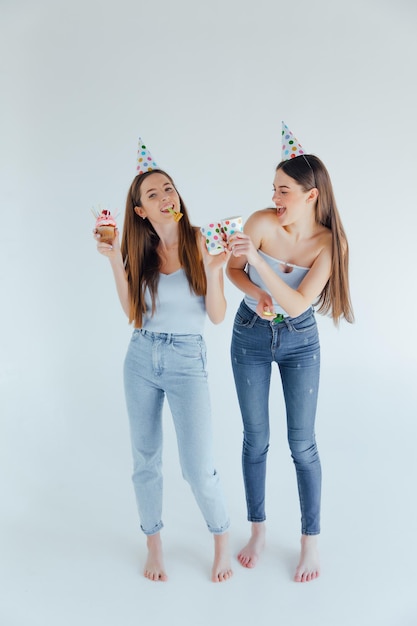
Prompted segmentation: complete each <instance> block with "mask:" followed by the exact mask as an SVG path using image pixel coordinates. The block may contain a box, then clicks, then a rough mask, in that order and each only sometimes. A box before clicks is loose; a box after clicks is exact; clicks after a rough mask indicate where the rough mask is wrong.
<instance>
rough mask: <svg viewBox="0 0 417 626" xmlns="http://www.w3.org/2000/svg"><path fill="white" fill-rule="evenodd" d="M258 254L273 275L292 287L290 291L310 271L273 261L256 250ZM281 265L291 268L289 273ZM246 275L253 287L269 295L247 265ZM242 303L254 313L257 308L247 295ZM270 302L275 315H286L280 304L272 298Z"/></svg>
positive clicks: (256, 302) (255, 301)
mask: <svg viewBox="0 0 417 626" xmlns="http://www.w3.org/2000/svg"><path fill="white" fill-rule="evenodd" d="M258 252H259V254H260V255H261V257H262V258H263V259H265V261H266V262H267V263H268V265H270V266H271V267H272V269H273V270H274V272H275V274H277V276H279V277H280V278H281V279H282V280H283V281H284V283H286V284H287V285H288V286H289V287H292V289H297V288H298V287H299V285H300V283H301V282H302V280H303V278H304V277H305V276H306V274H307V273H308V271H309V269H310V268H309V267H300V266H299V265H293V264H292V263H286V262H285V261H280V260H279V259H274V257H272V256H269V254H265V252H262V250H258ZM283 265H284V266H285V267H286V268H291V271H289V272H288V271H287V272H285V271H283V269H282V266H283ZM247 273H248V276H249V278H250V279H251V281H252V282H253V283H254V284H255V285H257V286H258V287H260V288H261V289H263V290H264V291H266V292H267V293H270V291H269V289H267V287H266V285H265V283H264V282H263V280H262V278H261V277H260V276H259V274H258V272H257V271H256V269H255V268H254V267H253V266H252V265H249V264H248V267H247ZM244 301H245V303H246V304H247V305H248V307H249V308H250V309H252V311H256V307H257V306H258V300H255V299H254V298H251V296H248V294H245V297H244ZM272 302H273V304H274V310H275V312H276V313H281V314H282V315H288V314H287V312H286V311H285V310H284V309H283V308H282V306H280V304H279V303H278V302H277V301H276V300H274V298H272Z"/></svg>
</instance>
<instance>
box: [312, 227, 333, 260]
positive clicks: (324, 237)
mask: <svg viewBox="0 0 417 626" xmlns="http://www.w3.org/2000/svg"><path fill="white" fill-rule="evenodd" d="M314 248H315V250H316V256H317V257H318V256H320V257H325V256H326V257H327V256H328V257H331V255H332V249H333V234H332V231H331V230H330V229H329V228H327V226H321V225H320V227H319V229H318V230H317V232H316V235H315V237H314Z"/></svg>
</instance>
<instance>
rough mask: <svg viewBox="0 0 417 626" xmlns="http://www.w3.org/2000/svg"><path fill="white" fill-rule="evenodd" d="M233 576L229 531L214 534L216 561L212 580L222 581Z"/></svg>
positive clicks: (215, 581)
mask: <svg viewBox="0 0 417 626" xmlns="http://www.w3.org/2000/svg"><path fill="white" fill-rule="evenodd" d="M232 576H233V572H232V568H231V563H230V552H229V533H223V534H222V535H214V561H213V569H212V570H211V580H212V581H213V582H214V583H222V582H224V581H225V580H228V579H229V578H231V577H232Z"/></svg>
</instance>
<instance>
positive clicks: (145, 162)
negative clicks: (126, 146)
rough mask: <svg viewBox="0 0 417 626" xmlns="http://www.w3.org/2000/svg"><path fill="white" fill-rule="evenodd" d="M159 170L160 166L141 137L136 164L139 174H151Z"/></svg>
mask: <svg viewBox="0 0 417 626" xmlns="http://www.w3.org/2000/svg"><path fill="white" fill-rule="evenodd" d="M157 168H158V166H157V164H156V163H155V161H154V160H153V156H152V154H151V153H150V152H149V150H148V148H147V147H146V145H145V144H144V143H143V141H142V138H141V137H139V144H138V158H137V164H136V170H137V173H138V174H144V173H145V172H151V171H152V170H155V169H157Z"/></svg>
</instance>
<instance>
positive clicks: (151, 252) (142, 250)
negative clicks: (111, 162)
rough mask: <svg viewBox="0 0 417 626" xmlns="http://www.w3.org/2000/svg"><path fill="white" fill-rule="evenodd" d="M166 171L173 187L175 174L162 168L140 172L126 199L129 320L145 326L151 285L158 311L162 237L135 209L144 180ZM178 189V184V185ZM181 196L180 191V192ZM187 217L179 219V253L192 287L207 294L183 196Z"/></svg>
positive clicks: (124, 251) (124, 242)
mask: <svg viewBox="0 0 417 626" xmlns="http://www.w3.org/2000/svg"><path fill="white" fill-rule="evenodd" d="M155 173H157V174H163V175H164V176H166V177H167V178H168V180H169V181H170V182H171V184H172V185H173V187H175V184H174V181H173V180H172V178H171V176H169V175H168V174H167V173H166V172H164V171H163V170H160V169H155V170H152V171H150V172H145V173H143V174H139V175H138V176H136V177H135V178H134V179H133V182H132V184H131V186H130V189H129V191H128V194H127V199H126V211H125V218H124V225H123V235H122V243H121V250H122V256H123V261H124V265H125V270H126V275H127V281H128V287H129V300H130V314H129V323H130V322H134V325H135V327H136V328H141V327H142V319H143V314H144V313H145V311H146V304H145V291H146V289H147V288H148V289H149V292H150V295H151V299H152V314H153V313H154V312H155V310H156V297H157V292H158V282H159V273H160V266H161V259H160V257H159V254H158V244H159V236H158V234H157V233H156V231H155V229H154V228H153V226H152V224H151V223H150V221H149V220H148V219H142V218H141V217H139V215H137V213H136V212H135V207H140V206H141V199H140V195H141V194H140V189H141V185H142V183H143V181H144V180H145V179H146V178H147V177H148V176H150V175H151V174H155ZM175 188H176V187H175ZM178 195H179V194H178ZM179 199H180V208H181V213H182V214H183V217H182V218H181V220H180V221H179V222H178V229H179V241H178V256H179V260H180V264H181V267H182V268H183V269H184V271H185V275H186V276H187V279H188V283H189V285H190V290H191V291H193V292H194V293H195V294H196V295H197V296H204V295H205V294H206V290H207V282H206V275H205V272H204V266H203V261H202V256H201V251H200V248H199V245H198V241H197V232H198V229H197V228H196V227H194V226H192V224H191V223H190V219H189V217H188V213H187V208H186V206H185V204H184V201H183V200H182V198H181V196H180V195H179Z"/></svg>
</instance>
